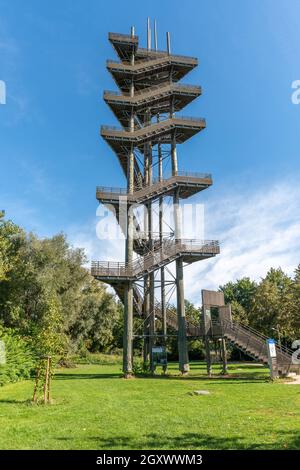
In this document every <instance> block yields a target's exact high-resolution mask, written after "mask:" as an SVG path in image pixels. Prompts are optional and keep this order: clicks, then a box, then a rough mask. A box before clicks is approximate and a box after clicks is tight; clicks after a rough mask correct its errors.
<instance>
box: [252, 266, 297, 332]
mask: <svg viewBox="0 0 300 470" xmlns="http://www.w3.org/2000/svg"><path fill="white" fill-rule="evenodd" d="M293 308H294V298H293V280H292V279H291V278H290V277H289V276H288V275H286V274H285V273H284V272H283V271H282V269H281V268H278V269H273V268H271V269H270V271H269V272H268V273H267V275H266V277H265V278H264V279H262V280H261V282H260V284H259V286H258V287H257V289H256V292H255V295H254V299H253V304H252V308H251V311H250V317H249V320H250V324H251V326H253V327H254V328H255V329H257V330H259V331H261V332H263V333H265V334H266V335H270V336H274V331H276V330H277V335H278V331H279V332H280V333H281V335H282V336H283V337H284V338H285V339H286V340H288V341H290V340H292V338H293V337H294V334H295V329H294V326H293V314H292V312H293ZM275 334H276V333H275Z"/></svg>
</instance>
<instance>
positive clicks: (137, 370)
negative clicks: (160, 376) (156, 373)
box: [132, 358, 152, 376]
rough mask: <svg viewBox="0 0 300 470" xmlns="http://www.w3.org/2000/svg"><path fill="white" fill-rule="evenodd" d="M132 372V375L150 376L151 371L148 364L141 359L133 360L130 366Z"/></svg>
mask: <svg viewBox="0 0 300 470" xmlns="http://www.w3.org/2000/svg"><path fill="white" fill-rule="evenodd" d="M132 372H133V375H136V376H138V375H152V371H151V369H150V362H148V361H143V360H141V359H137V358H136V359H134V361H133V365H132Z"/></svg>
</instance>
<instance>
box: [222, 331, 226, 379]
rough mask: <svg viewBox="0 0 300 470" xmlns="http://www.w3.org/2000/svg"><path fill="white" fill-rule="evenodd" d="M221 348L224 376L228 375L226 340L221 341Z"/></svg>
mask: <svg viewBox="0 0 300 470" xmlns="http://www.w3.org/2000/svg"><path fill="white" fill-rule="evenodd" d="M221 348H222V363H223V368H222V374H227V351H226V341H225V339H224V338H222V340H221Z"/></svg>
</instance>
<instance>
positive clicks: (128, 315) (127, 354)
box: [123, 282, 133, 379]
mask: <svg viewBox="0 0 300 470" xmlns="http://www.w3.org/2000/svg"><path fill="white" fill-rule="evenodd" d="M132 341H133V288H132V282H128V283H127V284H126V286H125V299H124V336H123V372H124V377H125V378H126V379H127V378H130V377H131V376H132V363H133V348H132Z"/></svg>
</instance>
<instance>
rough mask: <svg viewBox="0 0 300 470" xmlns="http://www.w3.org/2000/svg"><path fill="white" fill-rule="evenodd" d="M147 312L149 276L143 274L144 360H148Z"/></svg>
mask: <svg viewBox="0 0 300 470" xmlns="http://www.w3.org/2000/svg"><path fill="white" fill-rule="evenodd" d="M149 314H150V293H149V276H145V278H144V348H143V360H144V362H149V361H150V348H149Z"/></svg>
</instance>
